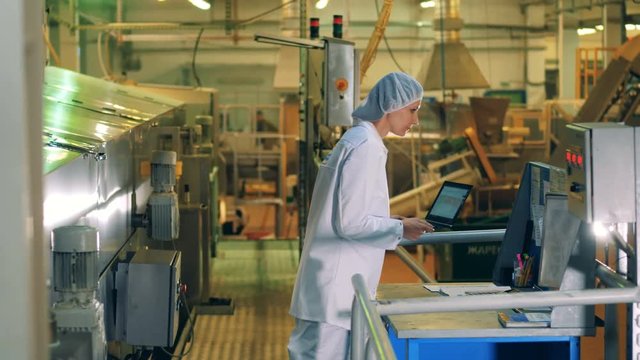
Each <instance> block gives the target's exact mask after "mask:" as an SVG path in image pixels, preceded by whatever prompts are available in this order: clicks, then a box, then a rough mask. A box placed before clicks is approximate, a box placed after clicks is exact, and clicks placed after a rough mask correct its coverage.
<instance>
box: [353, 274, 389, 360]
mask: <svg viewBox="0 0 640 360" xmlns="http://www.w3.org/2000/svg"><path fill="white" fill-rule="evenodd" d="M351 284H352V285H353V288H354V290H355V301H356V302H358V305H357V306H356V307H358V306H359V307H360V308H361V309H362V315H363V320H364V321H366V324H367V327H368V328H369V334H370V335H371V336H370V338H369V341H373V344H372V346H374V349H375V354H376V355H377V356H378V359H389V360H395V359H396V355H395V353H394V352H393V348H392V347H391V342H390V341H389V336H388V335H387V331H386V330H385V327H384V325H383V324H382V319H381V318H380V314H378V312H377V311H376V307H375V306H374V304H373V302H372V301H371V300H370V299H369V291H368V290H367V286H366V285H365V282H364V278H363V277H362V274H355V275H353V277H351ZM351 330H352V331H353V329H351Z"/></svg>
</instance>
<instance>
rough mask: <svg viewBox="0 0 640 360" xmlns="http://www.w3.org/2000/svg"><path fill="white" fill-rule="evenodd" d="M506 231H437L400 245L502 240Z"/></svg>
mask: <svg viewBox="0 0 640 360" xmlns="http://www.w3.org/2000/svg"><path fill="white" fill-rule="evenodd" d="M505 231H506V229H491V230H467V231H447V232H435V233H428V234H424V235H422V236H420V238H418V240H402V241H400V243H399V244H398V245H399V246H408V245H418V244H456V243H478V242H502V239H503V238H504V233H505Z"/></svg>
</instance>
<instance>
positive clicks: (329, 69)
mask: <svg viewBox="0 0 640 360" xmlns="http://www.w3.org/2000/svg"><path fill="white" fill-rule="evenodd" d="M324 40H325V42H326V44H325V59H324V66H325V69H324V76H325V77H324V86H323V87H324V91H325V96H324V101H325V109H324V118H325V124H326V125H328V126H351V125H352V122H353V120H352V118H351V113H352V112H353V109H354V108H355V106H356V105H357V104H358V99H359V97H358V96H359V95H360V83H359V82H358V77H359V76H360V70H359V67H358V64H359V62H358V61H359V60H358V59H359V57H358V54H357V51H356V50H355V48H354V44H353V43H352V42H348V41H345V40H341V39H335V38H325V39H324Z"/></svg>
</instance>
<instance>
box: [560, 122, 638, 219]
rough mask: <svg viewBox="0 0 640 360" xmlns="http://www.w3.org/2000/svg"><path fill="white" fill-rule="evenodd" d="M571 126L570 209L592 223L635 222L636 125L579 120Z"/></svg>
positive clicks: (567, 157) (567, 152)
mask: <svg viewBox="0 0 640 360" xmlns="http://www.w3.org/2000/svg"><path fill="white" fill-rule="evenodd" d="M567 129H568V136H567V140H568V141H567V142H566V145H567V146H566V149H565V163H566V167H567V186H568V189H567V194H568V197H569V211H570V212H571V213H572V214H574V215H575V216H577V217H578V218H580V219H581V220H583V221H585V222H588V223H592V222H602V223H626V222H634V221H635V171H634V169H635V160H634V159H635V154H634V152H635V150H634V149H635V148H634V138H635V134H634V128H633V127H629V126H625V125H624V124H620V123H576V124H569V125H567Z"/></svg>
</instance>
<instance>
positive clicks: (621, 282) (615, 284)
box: [596, 260, 635, 288]
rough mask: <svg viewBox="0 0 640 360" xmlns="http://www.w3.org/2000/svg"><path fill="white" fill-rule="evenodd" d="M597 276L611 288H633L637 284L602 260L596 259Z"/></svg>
mask: <svg viewBox="0 0 640 360" xmlns="http://www.w3.org/2000/svg"><path fill="white" fill-rule="evenodd" d="M596 276H597V277H598V278H600V281H602V283H604V284H605V285H606V286H607V287H609V288H632V287H634V286H635V284H633V283H632V282H630V281H628V280H627V279H625V278H624V277H623V276H622V275H620V274H618V273H617V272H615V271H614V270H613V269H612V268H610V267H608V266H607V265H605V264H603V263H602V262H601V261H600V260H596Z"/></svg>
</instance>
